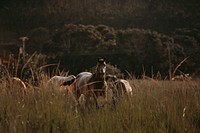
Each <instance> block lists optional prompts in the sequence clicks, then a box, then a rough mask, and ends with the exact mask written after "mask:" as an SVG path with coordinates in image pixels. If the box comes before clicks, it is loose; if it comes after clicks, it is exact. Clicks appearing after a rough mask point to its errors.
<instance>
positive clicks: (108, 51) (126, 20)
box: [0, 0, 200, 76]
mask: <svg viewBox="0 0 200 133" xmlns="http://www.w3.org/2000/svg"><path fill="white" fill-rule="evenodd" d="M199 5H200V2H199V1H198V0H191V1H186V0H182V1H180V0H176V1H172V0H168V1H167V0H159V1H158V0H134V1H133V0H126V1H124V0H123V1H122V0H115V1H113V0H106V1H98V0H92V1H91V0H82V1H78V0H73V1H71V0H59V1H58V0H51V1H47V0H18V1H13V0H2V1H1V2H0V20H1V21H0V43H1V44H2V45H4V46H3V48H4V47H5V45H6V44H8V43H10V42H12V44H13V45H15V46H16V45H17V44H19V43H21V42H19V40H18V38H19V37H20V36H28V37H29V41H28V42H27V47H26V48H27V52H28V53H33V52H34V51H38V52H40V53H43V54H45V55H48V57H50V58H48V60H49V62H56V63H57V62H59V61H61V67H62V68H65V70H70V71H71V72H73V73H77V72H80V71H81V70H84V69H86V68H89V67H92V66H93V64H94V62H95V61H96V60H95V59H96V57H98V56H106V57H107V59H108V62H110V63H111V64H113V65H116V66H117V67H118V68H120V69H121V70H122V71H123V72H125V70H126V71H128V72H131V73H134V74H136V75H141V74H142V73H143V72H144V71H145V72H146V74H148V75H152V73H154V74H155V73H158V71H159V72H160V73H161V74H162V75H163V76H166V75H168V70H169V69H170V70H173V69H174V68H175V67H176V66H177V65H178V64H179V63H180V61H182V60H183V59H185V58H186V57H189V58H188V59H187V60H186V62H184V64H183V65H182V66H181V67H180V68H179V69H180V71H181V72H184V73H193V74H194V75H195V76H197V73H198V72H199V68H200V63H199V61H198V60H199V57H200V54H199V53H200V44H199V43H200V31H199V28H200V24H199V20H198V18H199V17H200V11H199V10H200V9H199V8H198V7H199ZM11 48H12V52H14V51H15V52H16V51H18V49H16V48H15V49H14V47H11ZM11 48H10V47H9V50H10V49H11ZM86 60H87V62H85V61H86ZM152 71H153V72H152Z"/></svg>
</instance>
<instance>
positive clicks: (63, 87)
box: [46, 75, 76, 95]
mask: <svg viewBox="0 0 200 133" xmlns="http://www.w3.org/2000/svg"><path fill="white" fill-rule="evenodd" d="M75 79H76V77H75V76H74V75H69V76H67V77H63V76H53V77H52V78H51V79H49V81H48V82H47V87H46V89H48V90H50V91H52V92H55V93H60V94H64V95H65V93H64V92H67V93H68V92H71V91H72V90H71V89H70V87H69V86H70V85H71V84H72V83H74V81H75Z"/></svg>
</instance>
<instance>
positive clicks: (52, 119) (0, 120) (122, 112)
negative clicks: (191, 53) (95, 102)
mask: <svg viewBox="0 0 200 133" xmlns="http://www.w3.org/2000/svg"><path fill="white" fill-rule="evenodd" d="M45 83H46V80H44V82H42V81H41V83H40V85H39V87H38V88H39V89H37V90H38V91H35V92H34V93H28V94H27V95H25V96H24V97H18V96H16V95H11V94H9V93H6V91H3V90H5V89H8V88H5V87H6V85H4V84H5V82H1V87H0V89H1V91H0V131H1V132H12V133H15V132H22V133H23V132H73V133H74V132H78V133H82V132H87V133H94V132H100V133H105V132H117V133H121V132H130V133H183V132H190V133H195V132H196V133H198V132H200V90H199V89H200V88H199V85H200V83H199V82H198V81H189V82H185V81H150V80H130V83H131V85H132V87H133V88H134V91H133V92H134V95H133V96H132V97H130V98H127V97H125V96H124V97H122V98H121V99H120V100H119V101H118V103H117V105H116V108H113V107H112V106H111V105H108V106H107V107H105V108H101V109H98V110H96V109H94V110H92V111H91V112H90V113H87V114H86V113H83V112H81V111H80V112H78V113H74V110H73V109H72V108H71V106H70V104H71V103H70V100H69V98H68V97H64V96H61V95H51V93H49V91H47V90H46V89H45Z"/></svg>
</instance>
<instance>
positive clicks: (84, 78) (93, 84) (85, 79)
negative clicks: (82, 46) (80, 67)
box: [74, 58, 107, 108]
mask: <svg viewBox="0 0 200 133" xmlns="http://www.w3.org/2000/svg"><path fill="white" fill-rule="evenodd" d="M105 76H106V60H105V58H98V61H97V65H96V69H95V72H94V73H90V72H81V73H79V74H78V75H77V76H76V82H75V88H74V91H75V95H76V98H77V99H79V97H80V96H81V95H82V94H83V95H84V96H85V101H86V107H87V106H88V104H89V101H90V99H91V98H94V100H95V103H96V107H97V108H98V107H100V106H99V104H98V100H97V98H98V97H100V96H102V97H103V98H104V99H105V100H106V101H107V83H106V79H105Z"/></svg>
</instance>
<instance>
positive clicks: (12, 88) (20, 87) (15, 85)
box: [7, 77, 27, 96]
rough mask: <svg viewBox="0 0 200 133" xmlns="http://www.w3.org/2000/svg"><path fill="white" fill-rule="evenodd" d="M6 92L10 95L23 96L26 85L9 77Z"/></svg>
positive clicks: (15, 78)
mask: <svg viewBox="0 0 200 133" xmlns="http://www.w3.org/2000/svg"><path fill="white" fill-rule="evenodd" d="M8 83H9V84H8V85H9V86H8V88H9V89H8V90H7V91H8V92H9V93H10V94H12V95H18V96H24V95H25V94H26V93H27V86H26V84H25V83H24V82H23V81H22V80H21V79H20V78H17V77H11V78H9V79H8Z"/></svg>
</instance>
